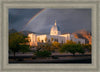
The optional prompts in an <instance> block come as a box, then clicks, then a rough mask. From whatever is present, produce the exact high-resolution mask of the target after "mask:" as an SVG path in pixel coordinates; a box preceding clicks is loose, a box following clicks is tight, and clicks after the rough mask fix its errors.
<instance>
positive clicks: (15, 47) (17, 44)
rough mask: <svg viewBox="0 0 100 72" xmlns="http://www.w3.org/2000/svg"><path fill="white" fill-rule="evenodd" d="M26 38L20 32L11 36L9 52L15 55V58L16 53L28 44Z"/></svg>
mask: <svg viewBox="0 0 100 72" xmlns="http://www.w3.org/2000/svg"><path fill="white" fill-rule="evenodd" d="M25 38H26V36H24V35H23V34H21V33H18V32H16V33H11V34H10V35H9V50H10V51H12V52H13V53H14V57H15V53H16V52H18V51H20V49H21V47H22V46H21V45H23V44H26V43H27V42H28V40H26V39H25Z"/></svg>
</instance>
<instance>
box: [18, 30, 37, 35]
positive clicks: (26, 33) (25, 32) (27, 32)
mask: <svg viewBox="0 0 100 72" xmlns="http://www.w3.org/2000/svg"><path fill="white" fill-rule="evenodd" d="M19 33H22V34H24V35H25V36H27V35H28V34H29V33H34V34H36V33H35V32H31V31H20V32H19Z"/></svg>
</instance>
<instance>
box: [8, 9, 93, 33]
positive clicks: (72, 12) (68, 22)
mask: <svg viewBox="0 0 100 72" xmlns="http://www.w3.org/2000/svg"><path fill="white" fill-rule="evenodd" d="M55 20H56V22H57V25H58V26H59V28H60V30H61V32H62V33H72V32H75V31H77V30H81V29H85V30H87V31H89V32H91V9H39V8H38V9H9V29H15V30H17V31H23V30H25V31H32V32H37V33H49V32H50V29H51V27H52V26H53V25H54V22H55Z"/></svg>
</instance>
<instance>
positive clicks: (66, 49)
mask: <svg viewBox="0 0 100 72" xmlns="http://www.w3.org/2000/svg"><path fill="white" fill-rule="evenodd" d="M60 52H70V53H72V54H73V55H75V53H76V52H77V51H76V44H63V45H62V47H61V48H60Z"/></svg>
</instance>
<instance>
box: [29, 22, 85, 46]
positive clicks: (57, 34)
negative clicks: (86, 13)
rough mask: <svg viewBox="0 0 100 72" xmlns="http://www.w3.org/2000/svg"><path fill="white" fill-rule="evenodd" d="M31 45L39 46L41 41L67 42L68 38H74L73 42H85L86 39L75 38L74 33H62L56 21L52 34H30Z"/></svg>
mask: <svg viewBox="0 0 100 72" xmlns="http://www.w3.org/2000/svg"><path fill="white" fill-rule="evenodd" d="M28 37H29V39H30V40H29V41H30V42H29V44H30V46H37V45H38V44H39V43H46V42H53V41H57V42H59V43H66V42H67V40H72V41H73V42H76V43H80V44H85V39H81V38H75V37H74V35H72V34H69V33H68V34H61V31H60V28H59V27H58V26H57V24H56V21H55V23H54V25H53V26H52V28H51V30H50V35H46V34H43V35H38V34H34V33H30V34H28Z"/></svg>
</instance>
